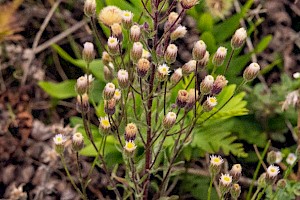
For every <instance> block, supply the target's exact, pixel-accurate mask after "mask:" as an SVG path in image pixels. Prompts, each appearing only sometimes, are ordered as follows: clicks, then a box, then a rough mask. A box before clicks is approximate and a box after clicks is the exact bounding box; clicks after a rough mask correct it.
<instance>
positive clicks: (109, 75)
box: [103, 65, 114, 81]
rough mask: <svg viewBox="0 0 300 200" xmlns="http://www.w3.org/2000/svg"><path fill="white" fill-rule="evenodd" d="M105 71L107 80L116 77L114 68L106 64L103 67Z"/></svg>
mask: <svg viewBox="0 0 300 200" xmlns="http://www.w3.org/2000/svg"><path fill="white" fill-rule="evenodd" d="M103 72H104V78H105V80H106V81H112V80H113V79H114V75H113V73H112V70H111V69H109V67H107V66H106V65H104V67H103Z"/></svg>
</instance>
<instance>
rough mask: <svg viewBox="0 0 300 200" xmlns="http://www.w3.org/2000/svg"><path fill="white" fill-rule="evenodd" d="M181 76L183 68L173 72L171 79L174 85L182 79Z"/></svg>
mask: <svg viewBox="0 0 300 200" xmlns="http://www.w3.org/2000/svg"><path fill="white" fill-rule="evenodd" d="M181 78H182V69H181V68H178V69H176V70H175V71H174V73H173V74H172V76H171V78H170V81H171V83H172V85H176V84H177V83H178V82H179V81H180V80H181Z"/></svg>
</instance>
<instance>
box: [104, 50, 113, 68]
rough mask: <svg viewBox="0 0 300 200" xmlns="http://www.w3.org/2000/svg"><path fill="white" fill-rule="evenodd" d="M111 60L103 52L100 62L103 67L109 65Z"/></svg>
mask: <svg viewBox="0 0 300 200" xmlns="http://www.w3.org/2000/svg"><path fill="white" fill-rule="evenodd" d="M112 61H113V60H112V58H111V57H110V55H109V54H108V53H107V52H106V51H103V53H102V62H103V64H104V65H109V63H111V62H112Z"/></svg>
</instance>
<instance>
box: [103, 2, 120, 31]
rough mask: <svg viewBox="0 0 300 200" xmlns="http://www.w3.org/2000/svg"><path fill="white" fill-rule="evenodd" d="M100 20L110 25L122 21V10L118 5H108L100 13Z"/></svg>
mask: <svg viewBox="0 0 300 200" xmlns="http://www.w3.org/2000/svg"><path fill="white" fill-rule="evenodd" d="M98 19H99V22H101V23H103V24H104V25H106V26H108V27H110V26H111V25H113V24H114V23H119V24H120V23H121V22H122V10H121V9H120V8H118V7H116V6H106V7H104V8H103V9H102V10H101V11H100V13H99V17H98Z"/></svg>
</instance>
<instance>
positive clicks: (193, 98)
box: [185, 88, 199, 111]
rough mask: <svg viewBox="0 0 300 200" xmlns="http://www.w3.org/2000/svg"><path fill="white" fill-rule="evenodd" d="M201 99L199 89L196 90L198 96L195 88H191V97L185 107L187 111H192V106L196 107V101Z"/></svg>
mask: <svg viewBox="0 0 300 200" xmlns="http://www.w3.org/2000/svg"><path fill="white" fill-rule="evenodd" d="M198 100H199V95H198V91H196V96H195V89H193V88H192V89H190V90H189V98H188V100H187V104H186V106H185V109H186V110H187V111H190V110H191V109H192V108H194V106H195V103H196V101H198Z"/></svg>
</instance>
